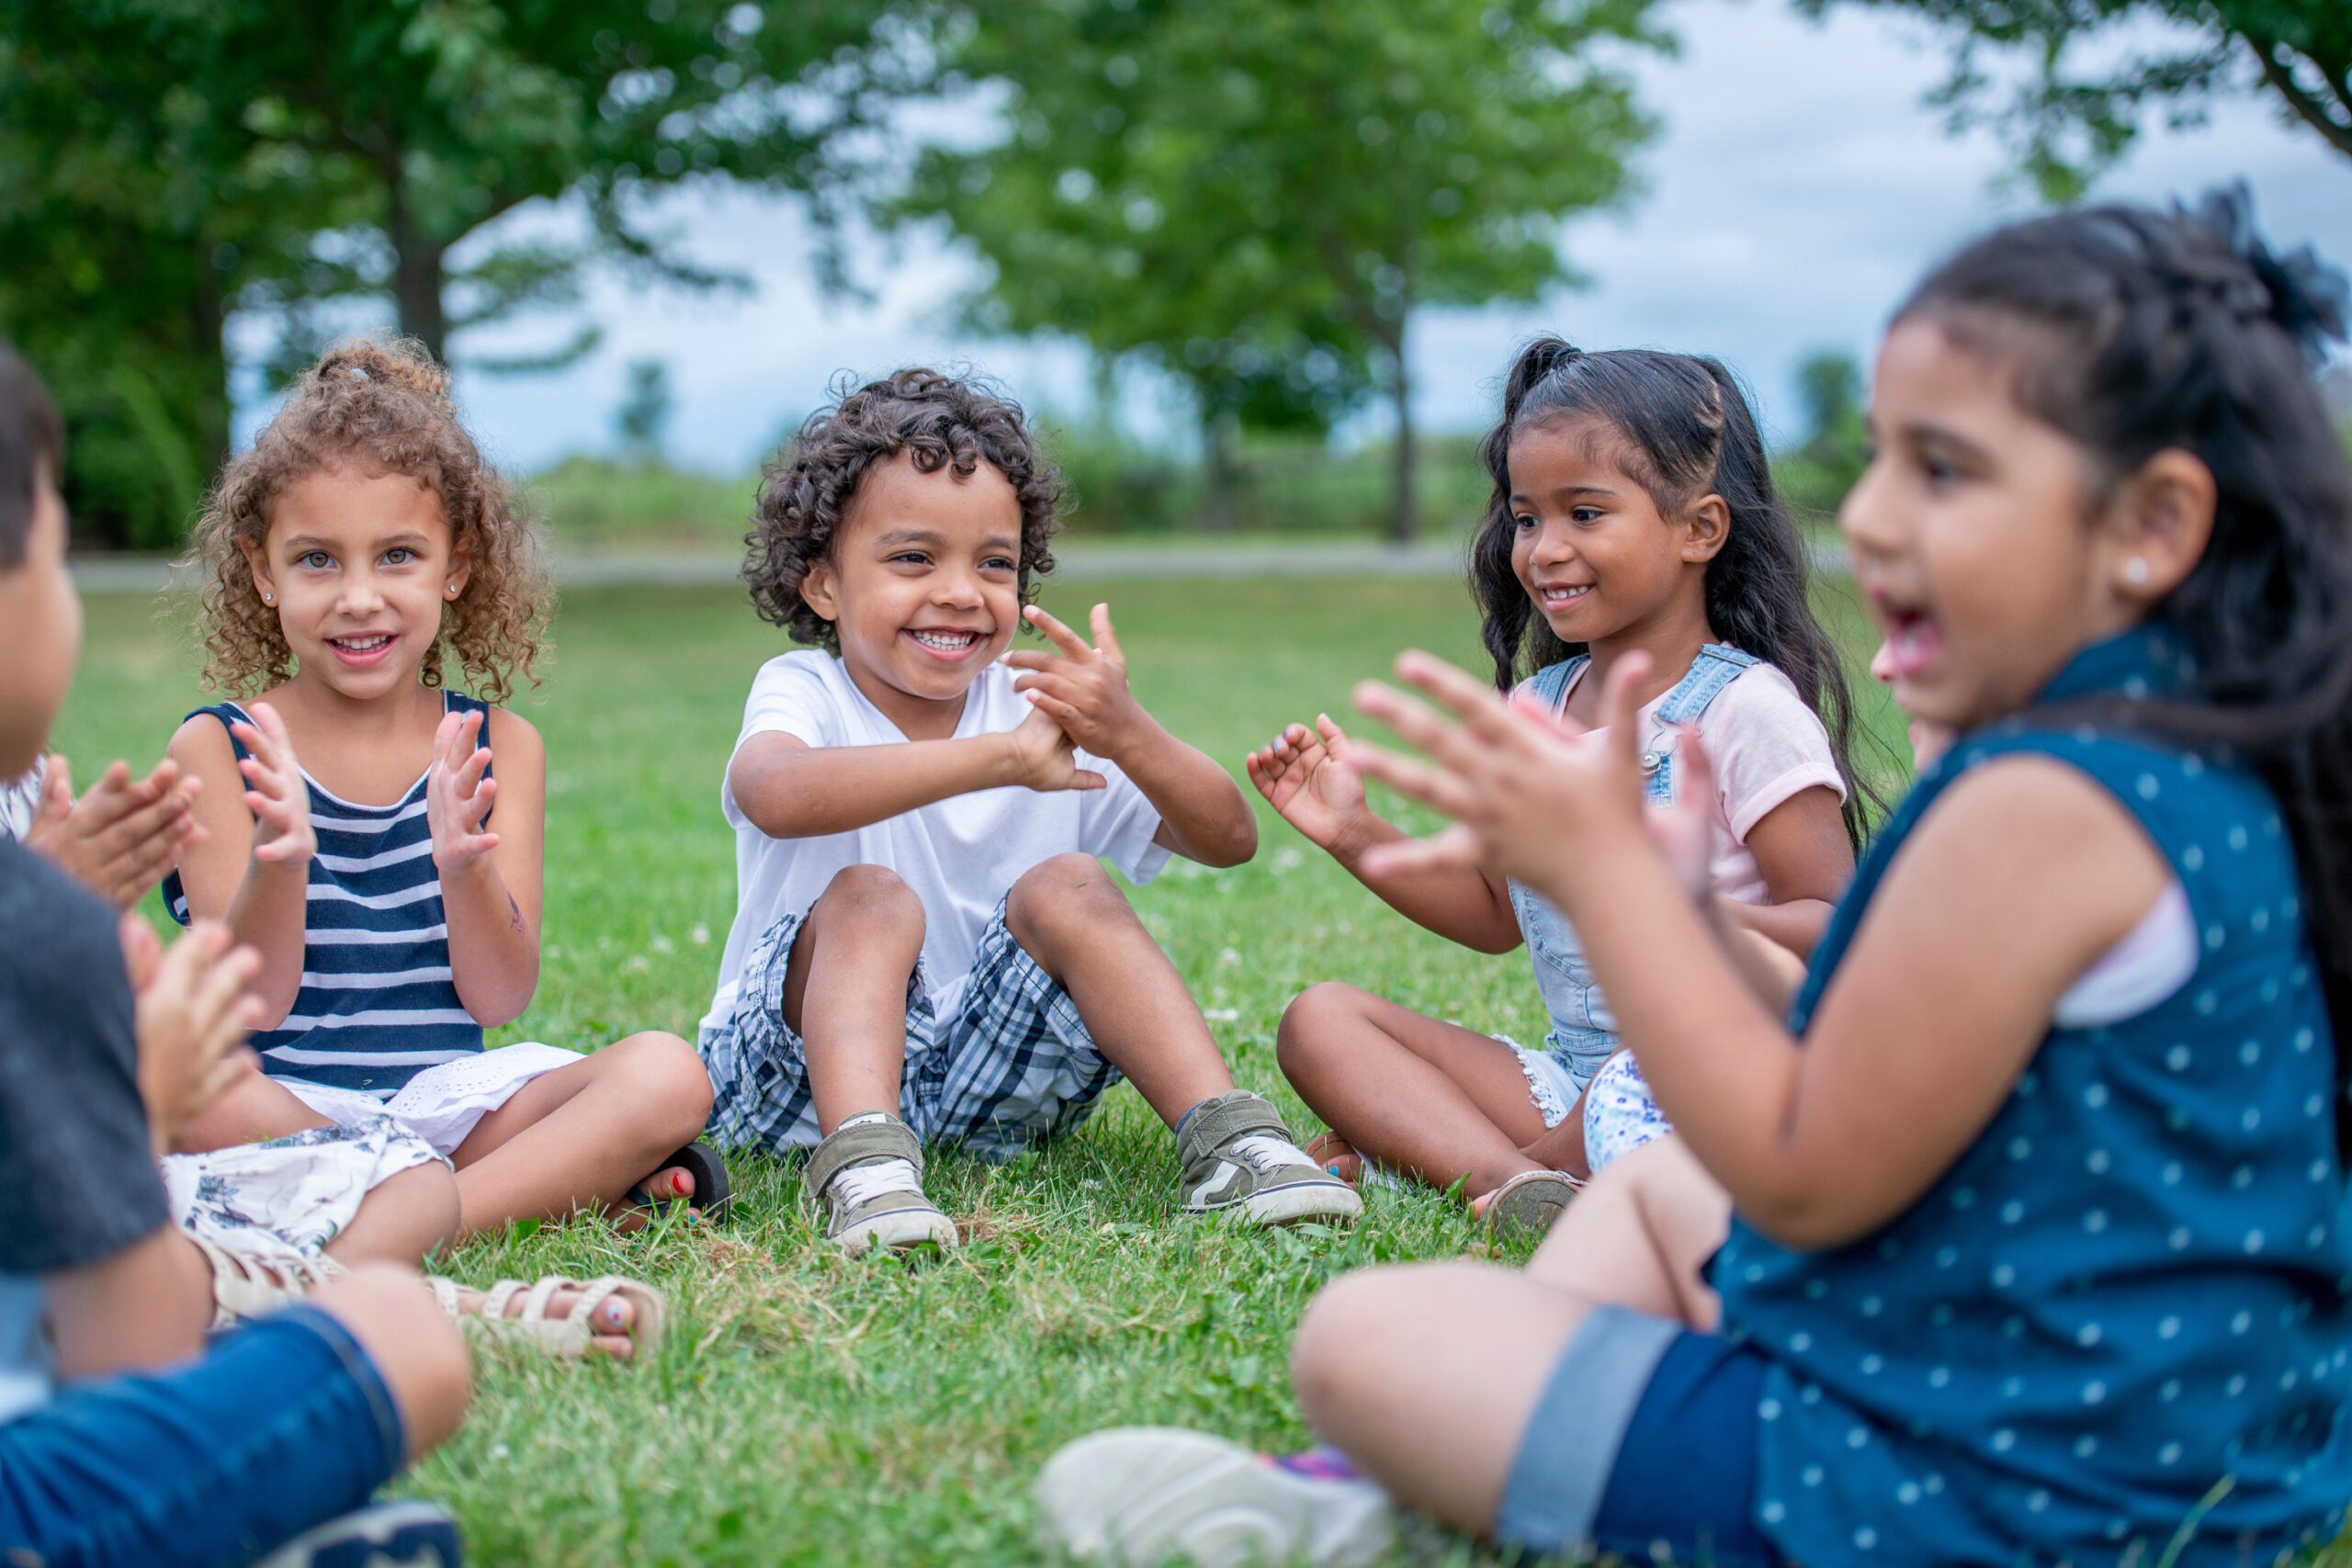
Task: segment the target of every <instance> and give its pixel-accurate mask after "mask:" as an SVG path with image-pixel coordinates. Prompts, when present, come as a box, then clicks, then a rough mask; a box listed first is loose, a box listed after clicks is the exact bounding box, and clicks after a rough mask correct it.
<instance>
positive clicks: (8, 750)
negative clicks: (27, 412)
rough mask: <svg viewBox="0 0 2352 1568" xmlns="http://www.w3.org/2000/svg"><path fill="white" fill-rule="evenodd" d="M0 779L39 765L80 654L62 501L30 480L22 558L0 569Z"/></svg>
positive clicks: (45, 480) (78, 611) (46, 483)
mask: <svg viewBox="0 0 2352 1568" xmlns="http://www.w3.org/2000/svg"><path fill="white" fill-rule="evenodd" d="M0 627H5V628H6V631H5V634H0V778H15V777H16V776H17V774H19V773H23V772H25V771H26V770H27V769H28V768H30V767H31V766H32V765H33V764H34V763H35V762H36V761H40V750H41V747H42V746H43V745H44V744H45V743H46V742H47V741H48V739H49V730H50V726H51V725H52V724H54V723H55V722H56V720H57V712H58V710H59V709H60V708H62V707H63V706H64V705H65V693H66V690H67V688H69V687H71V686H72V685H73V683H74V660H76V659H77V658H78V657H79V656H80V654H81V651H82V600H81V597H80V596H79V595H78V594H76V593H75V592H74V580H73V578H72V577H71V576H69V575H68V574H67V572H66V570H65V503H64V502H62V501H60V500H59V499H58V496H57V487H56V486H55V485H54V484H52V483H51V482H50V479H49V476H48V475H46V474H41V475H39V476H38V477H36V478H35V479H34V480H33V514H32V525H31V527H30V528H29V529H28V530H27V532H26V536H25V558H24V559H23V560H22V561H20V562H19V563H17V565H16V566H15V567H13V568H11V569H8V570H0Z"/></svg>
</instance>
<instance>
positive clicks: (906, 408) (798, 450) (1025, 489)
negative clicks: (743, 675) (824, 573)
mask: <svg viewBox="0 0 2352 1568" xmlns="http://www.w3.org/2000/svg"><path fill="white" fill-rule="evenodd" d="M834 399H835V400H834V402H833V404H832V406H831V408H824V409H820V410H818V411H817V412H815V413H813V414H810V415H809V421H808V423H805V424H803V425H802V426H801V427H800V431H799V434H797V435H795V436H794V437H793V438H792V440H791V441H790V442H788V443H787V444H786V446H784V447H783V449H781V450H780V451H778V452H777V453H776V455H775V457H771V458H770V459H769V460H768V462H767V464H766V466H765V467H764V468H762V469H761V470H760V493H759V498H758V500H757V501H755V502H753V503H752V531H751V532H750V533H749V534H746V535H745V536H743V543H744V545H745V546H746V547H748V550H749V553H748V554H747V555H746V556H745V557H744V559H743V581H745V582H746V583H748V584H750V586H751V590H752V606H753V607H754V608H755V609H757V610H758V611H759V613H760V618H761V619H762V620H763V621H770V622H773V623H775V625H776V626H782V627H783V628H784V629H785V630H786V632H789V633H790V634H791V635H792V639H793V640H794V641H795V642H807V643H814V644H816V645H817V646H818V647H820V648H822V649H825V650H826V651H827V652H829V653H839V652H840V651H841V634H840V633H839V632H838V631H837V630H836V629H835V628H834V626H833V624H832V623H831V621H828V620H826V619H825V618H824V617H823V616H821V615H818V614H817V612H816V611H814V610H812V609H810V608H809V605H808V603H807V602H806V601H805V600H803V599H802V598H801V597H800V580H801V579H802V578H803V577H805V576H807V575H808V571H809V568H810V567H812V566H814V565H815V564H816V563H817V562H819V561H820V560H823V559H824V558H826V557H827V556H828V555H829V554H830V553H831V550H832V547H833V536H835V535H836V534H838V533H839V532H840V531H841V525H842V518H844V517H846V516H847V515H848V514H849V507H850V502H851V501H852V500H853V499H854V497H855V496H856V494H857V486H858V482H859V481H860V480H861V479H864V478H865V472H866V470H867V469H868V468H873V467H874V466H875V465H876V464H877V463H887V462H888V461H889V460H890V459H891V458H893V457H897V456H898V455H899V453H901V452H904V453H906V454H907V455H908V457H910V458H911V459H913V462H914V466H915V468H917V469H918V470H919V471H921V472H922V473H926V474H935V473H937V472H938V471H939V470H940V469H942V468H946V467H948V466H949V465H950V464H953V465H954V466H955V469H956V473H958V474H970V473H972V472H973V471H974V470H975V469H977V468H978V467H979V466H980V465H981V464H982V463H986V464H988V465H989V467H990V468H994V469H995V470H996V471H997V472H999V473H1001V474H1002V475H1003V476H1004V477H1005V479H1007V480H1009V481H1010V482H1011V483H1012V493H1013V494H1014V495H1015V496H1016V497H1017V498H1019V500H1020V502H1021V571H1020V584H1021V587H1020V593H1021V603H1022V604H1028V603H1029V599H1030V586H1031V582H1032V580H1033V579H1034V578H1037V577H1044V576H1046V575H1047V574H1048V573H1050V572H1051V571H1052V570H1054V557H1053V552H1052V551H1051V550H1049V549H1047V548H1046V544H1047V542H1048V541H1049V540H1051V539H1052V538H1053V536H1054V535H1055V534H1056V533H1057V532H1058V531H1059V529H1060V527H1061V491H1062V476H1061V470H1060V469H1059V468H1056V467H1055V466H1054V464H1053V463H1052V462H1051V461H1050V460H1049V459H1047V458H1046V457H1045V456H1044V455H1043V454H1042V453H1040V452H1039V451H1038V450H1037V446H1036V443H1035V441H1034V440H1032V439H1031V437H1030V434H1029V428H1028V426H1027V425H1026V424H1025V423H1023V421H1022V417H1021V405H1020V404H1018V403H1016V402H1013V401H1012V400H1011V399H1009V398H1003V397H999V396H997V395H996V393H995V392H994V391H993V389H990V388H989V387H988V386H987V385H986V384H985V383H981V382H978V381H977V380H959V379H957V378H955V377H953V376H943V375H941V374H940V373H939V372H938V371H936V370H924V369H907V370H899V371H896V372H894V373H892V374H891V375H890V377H889V378H888V379H885V380H880V381H868V382H867V383H866V384H865V386H863V387H859V388H857V389H855V390H854V391H851V390H847V389H845V383H839V384H837V385H836V389H835V392H834Z"/></svg>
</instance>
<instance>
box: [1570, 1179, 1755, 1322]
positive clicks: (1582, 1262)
mask: <svg viewBox="0 0 2352 1568" xmlns="http://www.w3.org/2000/svg"><path fill="white" fill-rule="evenodd" d="M1730 1230H1731V1196H1730V1194H1728V1193H1726V1192H1725V1191H1724V1190H1723V1187H1722V1186H1721V1184H1719V1183H1718V1182H1717V1181H1716V1180H1715V1179H1714V1178H1713V1177H1712V1176H1709V1175H1708V1174H1707V1171H1706V1168H1705V1167H1703V1166H1702V1165H1701V1164H1700V1163H1699V1161H1698V1158H1697V1156H1694V1155H1692V1154H1691V1150H1690V1147H1689V1145H1685V1144H1684V1143H1683V1141H1682V1140H1681V1139H1680V1138H1677V1137H1665V1138H1660V1139H1658V1140H1657V1142H1656V1143H1652V1144H1645V1145H1642V1146H1641V1147H1640V1148H1638V1149H1635V1150H1634V1152H1633V1153H1631V1154H1629V1155H1626V1156H1623V1158H1621V1159H1618V1160H1615V1161H1613V1162H1611V1164H1610V1165H1609V1166H1608V1167H1607V1168H1605V1169H1603V1170H1602V1171H1601V1173H1600V1175H1599V1176H1597V1177H1595V1178H1593V1180H1592V1185H1590V1186H1589V1187H1588V1188H1586V1189H1585V1190H1584V1192H1583V1194H1582V1195H1581V1196H1579V1197H1578V1198H1577V1201H1575V1202H1573V1203H1571V1204H1569V1205H1568V1206H1567V1207H1566V1209H1564V1210H1562V1211H1561V1213H1560V1217H1559V1219H1558V1220H1557V1221H1556V1222H1555V1223H1554V1224H1553V1226H1552V1230H1551V1234H1550V1235H1547V1236H1545V1237H1544V1245H1543V1246H1542V1247H1539V1248H1538V1249H1537V1250H1536V1253H1535V1256H1534V1258H1532V1259H1531V1260H1530V1261H1529V1263H1528V1265H1527V1277H1528V1278H1529V1279H1531V1280H1535V1281H1537V1282H1538V1283H1541V1284H1545V1285H1550V1286H1552V1287H1554V1288H1555V1289H1557V1290H1563V1291H1567V1292H1573V1293H1574V1294H1576V1295H1577V1296H1579V1297H1581V1298H1582V1299H1584V1300H1586V1301H1591V1302H1608V1303H1612V1304H1614V1305H1617V1306H1623V1307H1630V1308H1632V1309H1633V1310H1634V1311H1635V1312H1645V1313H1648V1314H1651V1315H1652V1316H1654V1317H1671V1318H1676V1319H1679V1321H1681V1322H1683V1323H1687V1324H1689V1325H1691V1327H1693V1328H1696V1329H1698V1330H1700V1331H1701V1332H1702V1333H1706V1332H1711V1331H1713V1328H1714V1326H1715V1325H1716V1323H1717V1322H1718V1321H1719V1320H1720V1319H1721V1318H1722V1316H1723V1303H1722V1302H1721V1300H1720V1299H1719V1298H1718V1297H1717V1296H1716V1294H1715V1292H1714V1287H1713V1286H1712V1285H1710V1284H1708V1283H1707V1281H1706V1280H1705V1278H1704V1277H1703V1276H1702V1274H1701V1272H1700V1270H1701V1269H1703V1268H1704V1267H1705V1266H1706V1262H1707V1259H1708V1258H1712V1257H1713V1256H1714V1251H1715V1248H1717V1247H1721V1246H1722V1245H1723V1243H1724V1236H1725V1235H1728V1234H1730Z"/></svg>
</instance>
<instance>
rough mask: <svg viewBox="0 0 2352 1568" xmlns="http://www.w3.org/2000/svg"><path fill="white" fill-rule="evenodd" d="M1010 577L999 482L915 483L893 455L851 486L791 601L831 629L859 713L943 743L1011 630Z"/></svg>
mask: <svg viewBox="0 0 2352 1568" xmlns="http://www.w3.org/2000/svg"><path fill="white" fill-rule="evenodd" d="M1020 568H1021V501H1020V497H1019V496H1018V495H1017V494H1016V493H1015V492H1014V491H1013V488H1012V483H1011V482H1010V481H1009V480H1007V479H1005V477H1004V476H1003V475H1002V474H1001V473H999V472H998V471H997V470H996V469H995V468H992V467H990V466H989V464H987V463H981V464H980V465H979V466H978V468H974V469H973V470H972V472H971V473H970V474H969V475H959V474H957V473H956V471H955V469H954V468H952V467H943V468H939V469H937V470H935V471H933V472H932V473H924V472H922V471H921V470H920V469H918V468H916V467H915V466H914V460H913V459H912V458H911V457H909V456H908V455H907V454H905V453H900V454H899V455H898V456H897V457H892V458H891V459H890V460H889V461H888V462H886V463H880V464H876V466H875V467H873V468H869V469H867V470H866V473H865V477H864V478H863V479H860V480H859V481H858V486H857V493H856V495H855V497H854V499H853V500H852V501H851V502H850V505H849V510H848V512H847V513H846V514H845V515H844V516H843V517H842V524H841V527H840V528H839V529H838V530H837V531H836V532H835V533H834V535H833V539H832V546H831V548H830V549H829V550H827V552H826V554H825V557H824V558H823V559H821V560H820V561H818V562H817V563H816V564H814V565H813V566H811V567H810V568H809V570H808V573H807V575H806V576H804V577H803V578H802V579H801V581H800V596H801V598H802V599H803V600H805V601H806V602H807V603H808V604H809V608H810V609H812V610H814V611H816V612H817V614H819V615H822V616H823V617H824V618H825V619H826V620H828V621H831V622H832V623H833V626H834V629H835V630H836V631H837V632H839V634H840V636H841V649H842V664H843V665H844V666H845V667H846V668H847V669H848V671H849V676H850V679H851V680H853V681H854V682H857V687H858V689H859V690H860V691H862V692H864V693H865V695H866V699H867V700H868V701H869V702H871V703H873V704H874V705H875V706H876V707H877V708H880V709H881V710H882V712H883V713H884V714H885V715H887V716H888V717H889V718H890V719H891V720H892V721H893V722H894V723H896V724H897V725H898V726H899V728H900V729H902V730H904V731H906V732H907V733H908V734H909V735H915V734H916V732H917V731H918V730H922V731H926V732H928V731H933V730H940V732H942V733H952V732H953V731H954V729H955V726H956V718H957V717H958V716H960V715H961V713H962V712H963V702H964V693H965V692H966V690H967V688H969V687H970V685H971V683H972V682H973V680H974V679H975V678H976V677H978V674H979V672H980V671H982V670H985V669H987V668H988V666H989V663H990V662H992V661H993V660H995V659H996V657H997V655H998V654H1000V653H1002V652H1003V651H1004V649H1005V645H1006V644H1008V643H1010V642H1011V641H1012V634H1013V632H1014V631H1015V630H1016V629H1017V628H1018V627H1019V626H1020V625H1021V586H1020V576H1021V573H1020ZM943 721H944V730H942V729H941V726H942V723H943Z"/></svg>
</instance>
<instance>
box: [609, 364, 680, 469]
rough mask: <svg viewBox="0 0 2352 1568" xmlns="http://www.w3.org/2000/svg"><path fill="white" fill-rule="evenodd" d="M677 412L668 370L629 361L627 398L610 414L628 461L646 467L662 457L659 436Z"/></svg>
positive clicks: (659, 366) (657, 365) (655, 365)
mask: <svg viewBox="0 0 2352 1568" xmlns="http://www.w3.org/2000/svg"><path fill="white" fill-rule="evenodd" d="M676 410H677V400H676V399H675V398H674V397H673V396H672V394H671V391H670V367H668V366H667V365H664V364H663V363H662V361H660V360H658V359H639V360H632V361H631V362H630V364H629V367H628V396H627V397H625V398H623V399H622V400H621V406H620V407H619V408H618V409H616V410H615V411H614V412H613V427H614V429H616V431H618V432H619V433H620V438H621V446H622V449H623V450H624V451H626V452H627V453H628V457H629V458H630V460H631V461H633V462H637V463H640V464H642V463H650V462H651V461H653V460H654V459H655V458H657V457H660V456H661V455H662V433H663V432H665V431H666V430H668V429H669V427H670V416H671V414H673V412H676Z"/></svg>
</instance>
